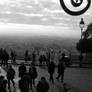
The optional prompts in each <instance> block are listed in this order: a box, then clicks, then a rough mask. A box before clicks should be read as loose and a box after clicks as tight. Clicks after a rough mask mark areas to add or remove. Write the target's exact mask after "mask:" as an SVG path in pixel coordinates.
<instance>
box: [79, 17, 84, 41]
mask: <svg viewBox="0 0 92 92" xmlns="http://www.w3.org/2000/svg"><path fill="white" fill-rule="evenodd" d="M84 26H85V23H84V20H83V18H81V21H80V24H79V27H80V28H81V40H82V32H83V28H84Z"/></svg>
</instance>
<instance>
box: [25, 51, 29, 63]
mask: <svg viewBox="0 0 92 92" xmlns="http://www.w3.org/2000/svg"><path fill="white" fill-rule="evenodd" d="M28 58H29V51H28V50H26V51H25V61H26V62H27V61H28Z"/></svg>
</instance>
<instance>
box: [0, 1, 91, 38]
mask: <svg viewBox="0 0 92 92" xmlns="http://www.w3.org/2000/svg"><path fill="white" fill-rule="evenodd" d="M69 1H70V0H65V2H68V3H66V4H67V6H68V7H69V8H72V9H74V8H73V7H71V5H70V2H69ZM85 5H86V0H84V3H83V5H82V6H81V7H80V8H79V9H81V8H83V7H84V6H85ZM91 14H92V8H91V7H90V9H89V10H88V11H87V12H86V13H85V14H83V15H81V16H78V17H73V16H70V15H68V14H66V13H65V12H64V11H63V9H62V8H61V6H60V3H59V0H26V1H25V0H0V35H1V36H14V35H16V36H17V35H18V36H35V35H37V36H40V35H46V36H59V37H74V38H79V37H80V28H79V22H80V19H81V17H83V18H84V21H85V24H86V26H87V25H88V24H89V23H91V19H92V18H91ZM85 28H86V27H85Z"/></svg>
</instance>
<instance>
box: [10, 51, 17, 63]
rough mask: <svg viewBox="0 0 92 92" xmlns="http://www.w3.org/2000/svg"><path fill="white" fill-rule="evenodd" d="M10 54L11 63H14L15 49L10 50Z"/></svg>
mask: <svg viewBox="0 0 92 92" xmlns="http://www.w3.org/2000/svg"><path fill="white" fill-rule="evenodd" d="M10 55H11V61H12V62H13V63H15V62H16V53H15V51H13V50H11V53H10Z"/></svg>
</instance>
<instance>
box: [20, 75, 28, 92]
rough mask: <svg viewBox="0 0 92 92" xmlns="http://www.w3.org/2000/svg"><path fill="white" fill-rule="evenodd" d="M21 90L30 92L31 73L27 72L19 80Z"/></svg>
mask: <svg viewBox="0 0 92 92" xmlns="http://www.w3.org/2000/svg"><path fill="white" fill-rule="evenodd" d="M19 89H20V92H29V75H28V74H27V73H25V74H24V75H23V77H22V78H21V79H20V80H19Z"/></svg>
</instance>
